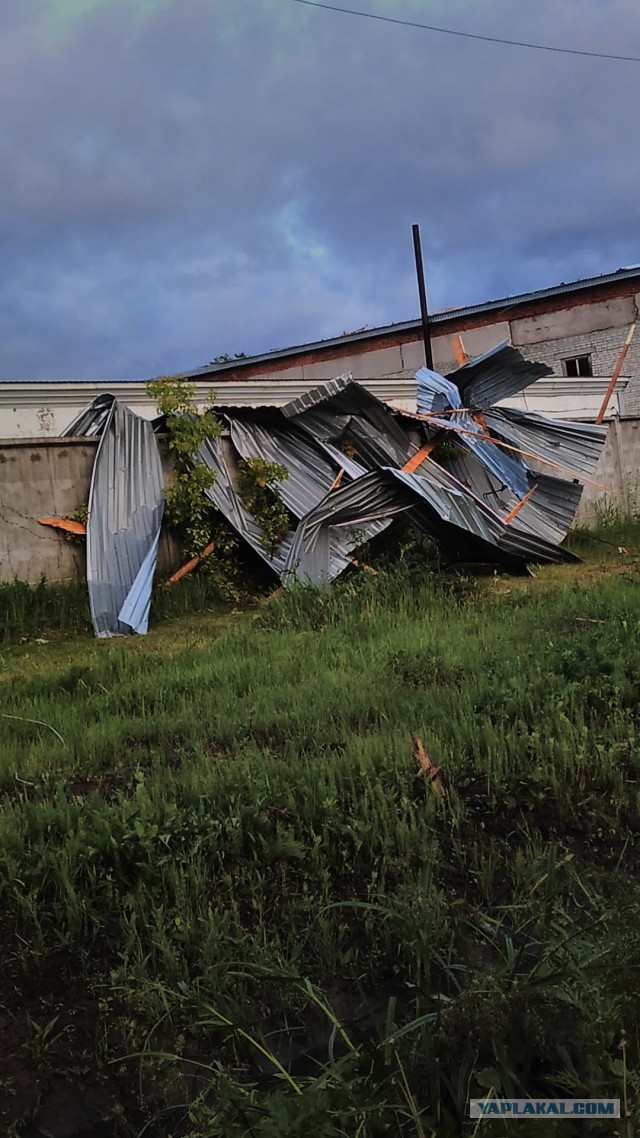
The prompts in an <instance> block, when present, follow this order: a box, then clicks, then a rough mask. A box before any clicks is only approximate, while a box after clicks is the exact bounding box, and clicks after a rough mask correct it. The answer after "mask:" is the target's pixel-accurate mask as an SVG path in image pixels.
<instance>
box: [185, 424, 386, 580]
mask: <svg viewBox="0 0 640 1138" xmlns="http://www.w3.org/2000/svg"><path fill="white" fill-rule="evenodd" d="M230 426H231V437H232V441H233V443H234V445H235V443H236V442H238V443H240V444H241V448H240V447H239V448H238V449H239V452H240V453H241V454H242V455H243V457H245V458H252V457H256V458H264V459H265V460H266V461H267V462H272V461H278V462H281V463H282V465H283V466H286V467H287V469H288V470H289V478H287V479H285V480H284V481H283V482H281V483H280V484H279V487H278V493H279V494H280V497H281V498H282V500H283V502H284V503H285V505H286V506H287V508H288V509H290V510H291V512H292V513H293V514H294V516H296V517H298V518H303V517H304V516H305V515H307V514H308V513H309V512H310V511H311V510H312V509H313V508H314V507H315V506H316V505H318V504H319V503H321V502H323V501H330V500H331V499H332V497H333V495H332V494H331V495H328V491H329V489H330V487H331V485H332V483H333V481H334V479H335V476H336V474H337V473H338V471H339V469H340V467H339V466H338V465H337V463H336V466H335V469H334V468H332V467H330V466H328V464H326V463H324V467H323V469H322V471H321V474H320V479H321V482H319V481H318V467H314V465H313V464H314V463H315V462H316V460H317V459H318V457H320V460H321V463H322V462H323V461H324V460H322V450H321V448H315V447H313V444H312V442H311V440H308V441H307V439H306V438H305V436H304V435H302V436H301V437H298V435H297V433H296V431H295V430H292V429H291V428H290V429H289V433H288V434H286V433H285V432H282V433H280V432H278V431H277V429H276V430H275V431H274V432H273V433H272V430H271V429H270V428H268V427H266V426H265V425H264V424H261V425H257V424H249V423H247V422H245V423H243V424H239V422H238V421H234V422H233V423H231V424H230ZM285 427H289V424H288V423H286V422H285ZM234 436H235V437H234ZM285 437H286V445H285V446H284V447H282V449H278V444H279V443H282V442H283V441H284V439H285ZM298 444H300V445H298ZM318 450H319V453H318ZM303 455H304V456H305V457H306V458H307V459H308V460H309V462H310V463H311V464H312V465H311V466H309V465H307V464H306V463H305V462H303V461H302V457H303ZM274 456H277V457H274ZM199 457H200V459H201V460H202V461H203V462H204V463H205V465H206V466H207V467H208V468H209V469H210V470H213V471H214V473H215V475H216V482H215V485H214V486H213V487H211V489H209V490H208V491H207V496H208V497H209V498H210V500H211V501H212V502H213V504H214V505H215V506H216V508H217V509H218V510H220V512H221V513H222V514H223V515H224V517H225V518H226V519H227V521H228V522H230V524H231V525H232V526H233V527H234V528H235V529H236V530H237V532H238V533H239V534H240V535H241V536H242V537H243V538H244V540H245V541H247V542H248V544H249V545H250V546H251V547H252V549H254V550H255V552H256V553H258V554H259V556H260V557H261V558H262V559H263V561H265V562H266V563H267V564H268V565H269V566H270V567H271V568H272V569H273V571H274V572H275V573H277V574H278V575H279V576H280V577H281V578H283V579H284V578H285V577H287V576H288V575H290V572H291V564H292V555H291V548H292V546H293V544H294V541H295V536H296V532H297V531H292V532H291V533H290V534H288V535H287V537H285V539H284V541H283V542H282V544H281V546H280V548H279V549H278V550H274V551H268V550H265V548H264V545H263V542H262V536H263V535H262V530H261V528H260V526H258V525H257V524H256V522H255V521H254V520H253V518H252V517H251V515H250V514H249V512H248V511H247V509H246V508H245V506H244V503H243V502H242V499H241V497H240V495H239V494H238V493H237V491H236V490H235V488H234V485H233V481H234V480H233V474H232V468H231V462H232V456H231V454H230V453H229V452H227V453H226V454H225V446H224V441H223V440H222V439H209V440H207V442H206V443H205V444H204V446H203V447H202V448H201V450H200V454H199ZM341 457H342V456H341ZM335 492H337V491H335ZM389 522H390V519H388V518H387V519H377V520H375V521H372V522H371V523H370V524H368V525H366V526H364V527H358V528H357V532H356V530H355V529H351V530H338V529H336V530H335V531H334V530H332V531H331V532H330V533H329V534H328V535H327V559H328V564H329V567H330V568H329V575H330V577H331V578H333V577H337V576H338V575H339V574H340V573H342V572H343V570H344V569H346V567H347V565H349V564H350V554H351V553H352V552H353V550H354V549H356V548H357V547H358V546H359V545H362V543H363V542H364V541H368V540H370V539H371V538H373V537H375V536H376V535H377V534H379V533H381V532H382V530H383V529H385V528H386V526H387V525H389Z"/></svg>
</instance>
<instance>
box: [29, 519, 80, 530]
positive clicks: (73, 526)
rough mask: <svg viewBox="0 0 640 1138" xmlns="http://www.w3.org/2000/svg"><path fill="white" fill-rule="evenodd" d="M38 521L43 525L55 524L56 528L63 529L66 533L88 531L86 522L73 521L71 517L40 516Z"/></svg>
mask: <svg viewBox="0 0 640 1138" xmlns="http://www.w3.org/2000/svg"><path fill="white" fill-rule="evenodd" d="M38 522H39V524H40V525H41V526H53V528H54V529H62V530H64V531H65V533H78V534H83V533H86V532H87V527H86V525H85V524H84V522H73V521H71V519H70V518H38Z"/></svg>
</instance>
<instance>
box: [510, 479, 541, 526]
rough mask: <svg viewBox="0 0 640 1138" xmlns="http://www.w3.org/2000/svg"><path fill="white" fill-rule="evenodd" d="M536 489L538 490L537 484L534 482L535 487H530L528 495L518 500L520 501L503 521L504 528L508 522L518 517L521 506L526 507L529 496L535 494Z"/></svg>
mask: <svg viewBox="0 0 640 1138" xmlns="http://www.w3.org/2000/svg"><path fill="white" fill-rule="evenodd" d="M537 489H538V483H537V482H536V484H535V486H532V487H531V489H530V491H529V493H528V494H525V496H524V498H521V500H520V501H519V502H518V503H517V505H515V506H514V507H513V509H512V511H511V513H510V514H507V516H506V518H505V519H504V524H505V525H506V526H508V525H509V522H512V521H513V519H514V518H516V517H517V516H518V514H519V513H520V510H521V509H522V507H523V506H526V504H527V502H528V501H529V498H530V497H531V495H532V494H533V493H534V492H535V491H536V490H537Z"/></svg>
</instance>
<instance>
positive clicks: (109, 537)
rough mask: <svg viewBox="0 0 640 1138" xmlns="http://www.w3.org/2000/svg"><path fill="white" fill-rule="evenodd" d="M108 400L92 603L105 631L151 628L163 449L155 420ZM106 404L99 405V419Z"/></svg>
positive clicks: (94, 485) (94, 481)
mask: <svg viewBox="0 0 640 1138" xmlns="http://www.w3.org/2000/svg"><path fill="white" fill-rule="evenodd" d="M109 398H110V399H111V401H112V402H111V407H110V409H109V411H108V414H107V417H106V419H105V421H104V422H103V424H102V436H101V439H100V443H99V445H98V450H97V453H96V458H95V462H94V467H93V474H92V478H91V488H90V492H89V521H88V524H87V584H88V589H89V604H90V607H91V616H92V620H93V627H94V629H95V633H96V636H99V637H108V636H126V635H130V634H132V633H136V632H137V633H145V632H146V631H147V628H148V623H149V606H150V603H151V588H152V584H153V574H154V571H155V566H156V557H157V552H158V541H159V538H160V526H161V524H162V514H163V509H164V492H163V485H162V466H161V462H160V452H159V450H158V444H157V440H156V438H155V435H154V434H153V429H152V426H151V424H150V423H148V422H147V421H146V420H145V419H141V418H140V417H139V416H138V415H134V414H133V412H132V411H130V410H129V409H128V408H127V407H124V406H123V405H122V404H121V403H119V402H118V400H117V399H116V398H115V396H110V397H109ZM105 407H106V404H104V405H103V406H101V407H100V408H94V413H95V415H96V422H97V420H98V416H101V415H102V414H103V412H104V410H105ZM93 425H95V424H93ZM88 430H89V431H92V424H91V423H88Z"/></svg>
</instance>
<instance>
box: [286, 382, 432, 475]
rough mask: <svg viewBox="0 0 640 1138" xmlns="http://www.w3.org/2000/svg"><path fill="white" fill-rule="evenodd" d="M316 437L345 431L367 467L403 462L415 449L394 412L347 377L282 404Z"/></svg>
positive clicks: (329, 439) (334, 436) (328, 438)
mask: <svg viewBox="0 0 640 1138" xmlns="http://www.w3.org/2000/svg"><path fill="white" fill-rule="evenodd" d="M283 414H284V415H286V416H287V417H288V418H295V421H296V423H297V425H298V426H299V427H301V428H302V430H304V431H307V432H308V433H309V434H310V435H311V436H312V437H313V438H314V439H316V441H319V442H330V443H336V442H338V441H339V440H340V439H341V438H342V437H343V436H344V435H345V434H346V435H347V436H348V437H349V438H350V439H351V440H352V441H353V443H354V446H355V448H356V450H357V452H358V458H359V459H360V460H361V462H362V463H363V464H364V465H366V466H368V467H369V468H370V469H373V468H375V467H376V466H384V465H387V464H393V465H394V466H402V465H404V463H405V462H406V461H407V459H408V458H409V457H410V455H411V454H412V453H413V451H414V450H415V447H413V446H412V445H411V443H410V442H409V440H408V439H407V436H406V435H405V433H404V432H403V430H402V428H401V427H400V425H399V424H398V423H397V422H396V420H395V418H394V416H393V413H392V412H391V411H390V410H389V408H387V407H386V406H385V405H384V404H383V403H381V402H380V400H379V399H376V397H375V395H371V394H370V392H368V391H366V390H365V388H364V387H361V386H360V384H359V383H355V382H354V381H353V380H350V379H334V380H332V381H331V382H330V383H327V384H325V385H324V386H323V387H316V388H314V390H313V391H310V392H308V393H307V394H306V395H303V396H302V397H301V398H300V399H295V400H294V401H293V402H292V403H289V404H288V405H287V406H286V407H284V408H283Z"/></svg>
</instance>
